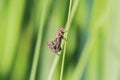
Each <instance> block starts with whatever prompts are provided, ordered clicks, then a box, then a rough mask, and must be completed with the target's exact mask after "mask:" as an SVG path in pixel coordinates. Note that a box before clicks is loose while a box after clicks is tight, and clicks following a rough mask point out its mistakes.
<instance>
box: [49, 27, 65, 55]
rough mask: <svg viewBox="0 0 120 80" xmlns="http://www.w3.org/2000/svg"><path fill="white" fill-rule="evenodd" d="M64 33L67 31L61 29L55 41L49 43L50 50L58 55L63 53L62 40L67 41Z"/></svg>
mask: <svg viewBox="0 0 120 80" xmlns="http://www.w3.org/2000/svg"><path fill="white" fill-rule="evenodd" d="M64 33H65V29H64V28H63V27H61V28H59V29H58V32H57V35H56V37H55V39H54V40H53V41H49V42H48V43H47V45H48V47H49V48H50V50H51V51H52V52H54V53H56V54H57V55H59V54H58V52H60V51H61V43H62V39H65V38H64ZM65 40H66V39H65Z"/></svg>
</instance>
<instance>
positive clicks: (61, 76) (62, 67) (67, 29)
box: [60, 0, 72, 80]
mask: <svg viewBox="0 0 120 80" xmlns="http://www.w3.org/2000/svg"><path fill="white" fill-rule="evenodd" d="M71 7H72V0H70V3H69V12H68V19H67V23H66V26H65V30H66V31H68V32H69V29H70V24H71ZM68 32H67V34H68ZM67 34H66V39H67ZM64 43H65V44H64V51H63V57H62V65H61V73H60V80H62V78H63V69H64V62H65V52H66V42H64Z"/></svg>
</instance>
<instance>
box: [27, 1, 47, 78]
mask: <svg viewBox="0 0 120 80" xmlns="http://www.w3.org/2000/svg"><path fill="white" fill-rule="evenodd" d="M45 7H46V0H44V1H43V7H42V11H41V12H42V13H41V19H40V26H39V33H38V38H37V43H36V47H35V53H34V58H33V64H32V69H31V73H30V78H29V79H30V80H35V76H36V70H37V64H38V60H39V52H40V49H41V41H42V33H43V26H44V21H45Z"/></svg>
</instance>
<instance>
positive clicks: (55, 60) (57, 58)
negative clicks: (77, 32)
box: [48, 0, 80, 80]
mask: <svg viewBox="0 0 120 80" xmlns="http://www.w3.org/2000/svg"><path fill="white" fill-rule="evenodd" d="M79 1H80V0H76V1H75V2H74V4H73V8H72V10H71V16H70V17H68V18H71V19H68V20H70V21H68V22H69V24H68V22H67V23H66V27H65V30H66V31H69V29H70V25H71V21H72V19H73V17H74V14H75V11H76V9H77V6H78V3H79ZM69 8H70V7H69ZM68 15H69V12H68ZM67 26H68V27H67ZM67 33H68V32H67ZM66 38H67V36H66ZM63 44H64V42H63V43H62V47H63ZM65 44H66V43H65ZM60 54H61V53H60ZM58 60H59V57H58V56H56V57H55V59H54V62H53V64H52V68H51V70H50V73H49V76H48V80H52V75H53V73H54V70H55V68H56V65H57V63H58Z"/></svg>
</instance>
